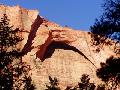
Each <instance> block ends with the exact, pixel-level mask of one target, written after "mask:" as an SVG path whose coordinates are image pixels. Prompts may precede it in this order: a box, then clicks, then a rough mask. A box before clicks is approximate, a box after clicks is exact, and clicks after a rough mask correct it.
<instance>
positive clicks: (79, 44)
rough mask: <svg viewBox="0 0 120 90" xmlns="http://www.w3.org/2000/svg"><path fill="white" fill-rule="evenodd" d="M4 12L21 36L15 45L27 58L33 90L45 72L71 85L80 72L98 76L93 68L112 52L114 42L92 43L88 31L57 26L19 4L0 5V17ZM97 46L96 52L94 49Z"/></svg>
mask: <svg viewBox="0 0 120 90" xmlns="http://www.w3.org/2000/svg"><path fill="white" fill-rule="evenodd" d="M3 14H6V15H7V16H8V18H9V19H10V25H13V26H14V27H13V28H19V29H20V30H21V33H20V34H19V35H20V36H21V37H23V38H24V40H23V41H22V42H21V43H19V44H18V47H19V48H20V49H21V50H22V51H23V52H24V53H25V55H24V56H23V58H22V60H23V61H24V62H27V63H28V64H29V65H30V66H31V68H32V70H31V72H30V74H31V77H32V80H33V83H34V84H35V85H36V88H37V90H42V89H43V88H44V87H45V84H46V83H48V76H52V77H57V78H58V80H59V82H60V87H62V88H65V87H66V86H67V85H75V84H76V83H77V82H78V81H79V78H80V77H81V75H82V74H89V75H90V77H91V81H97V82H98V83H99V81H100V80H99V79H98V78H97V76H96V69H97V68H99V67H100V62H105V60H106V59H107V58H109V57H110V56H111V55H112V56H116V54H115V53H114V45H115V43H114V42H112V41H111V42H112V45H99V46H93V45H92V43H91V35H90V33H89V32H84V31H80V30H79V31H78V30H73V29H71V28H68V27H61V26H59V25H58V24H56V23H53V22H50V21H48V20H45V19H44V18H42V17H41V16H39V13H38V11H36V10H27V9H24V8H21V7H19V6H14V7H9V6H4V5H1V6H0V17H2V16H3ZM96 49H99V52H97V51H96Z"/></svg>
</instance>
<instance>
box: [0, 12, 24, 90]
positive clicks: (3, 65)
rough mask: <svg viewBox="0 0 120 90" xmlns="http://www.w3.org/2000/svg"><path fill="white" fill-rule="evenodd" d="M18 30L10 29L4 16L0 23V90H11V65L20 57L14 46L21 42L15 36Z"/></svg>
mask: <svg viewBox="0 0 120 90" xmlns="http://www.w3.org/2000/svg"><path fill="white" fill-rule="evenodd" d="M18 31H19V29H15V30H13V29H12V26H9V19H8V18H7V16H6V14H4V15H3V18H1V21H0V82H2V83H0V89H1V90H12V88H13V65H12V62H13V60H14V59H16V58H20V57H21V53H20V52H19V51H18V50H17V48H16V45H17V43H18V42H20V41H21V40H22V38H20V37H18V36H17V33H18Z"/></svg>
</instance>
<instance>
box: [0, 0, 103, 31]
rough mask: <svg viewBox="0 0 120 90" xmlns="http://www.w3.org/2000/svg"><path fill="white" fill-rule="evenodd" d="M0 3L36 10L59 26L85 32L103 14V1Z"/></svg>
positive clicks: (8, 0) (11, 0)
mask: <svg viewBox="0 0 120 90" xmlns="http://www.w3.org/2000/svg"><path fill="white" fill-rule="evenodd" d="M0 3H1V4H5V5H9V6H15V5H19V6H21V7H23V8H27V9H36V10H38V11H39V15H41V16H43V17H44V18H46V19H48V20H50V21H53V22H55V23H58V24H60V25H61V26H66V25H67V26H68V27H71V28H73V29H77V30H86V31H89V28H90V26H91V25H93V24H94V22H95V19H96V18H98V17H99V16H100V15H102V12H103V10H102V7H101V6H102V4H103V0H0Z"/></svg>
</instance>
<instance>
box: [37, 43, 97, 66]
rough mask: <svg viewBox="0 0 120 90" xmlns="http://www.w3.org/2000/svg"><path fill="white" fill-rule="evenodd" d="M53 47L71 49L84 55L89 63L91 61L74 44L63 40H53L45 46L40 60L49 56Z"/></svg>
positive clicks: (52, 51) (53, 49)
mask: <svg viewBox="0 0 120 90" xmlns="http://www.w3.org/2000/svg"><path fill="white" fill-rule="evenodd" d="M55 49H64V50H72V51H74V52H77V53H79V54H80V55H82V56H84V58H85V59H87V60H88V61H89V62H90V63H92V62H91V61H90V60H89V59H88V58H87V57H86V56H85V55H84V54H83V53H82V52H81V51H79V50H78V49H77V48H75V47H74V46H70V45H68V44H66V43H64V42H55V41H53V42H52V43H51V44H50V45H48V46H47V48H46V51H45V53H44V56H43V58H42V61H44V60H45V59H46V58H50V57H51V56H52V54H53V53H54V51H55ZM38 58H39V57H38ZM92 64H93V65H94V63H92ZM94 66H95V65H94Z"/></svg>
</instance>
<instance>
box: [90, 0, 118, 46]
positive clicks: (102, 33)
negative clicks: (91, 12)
mask: <svg viewBox="0 0 120 90" xmlns="http://www.w3.org/2000/svg"><path fill="white" fill-rule="evenodd" d="M104 1H105V2H104V4H103V9H104V13H103V14H102V15H101V17H100V18H99V19H96V21H95V23H94V25H92V26H91V27H90V29H91V32H93V33H94V34H95V35H93V39H94V40H95V41H97V43H96V44H100V43H101V42H103V41H105V40H106V38H112V39H116V40H118V41H120V0H104ZM98 34H99V35H98Z"/></svg>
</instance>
